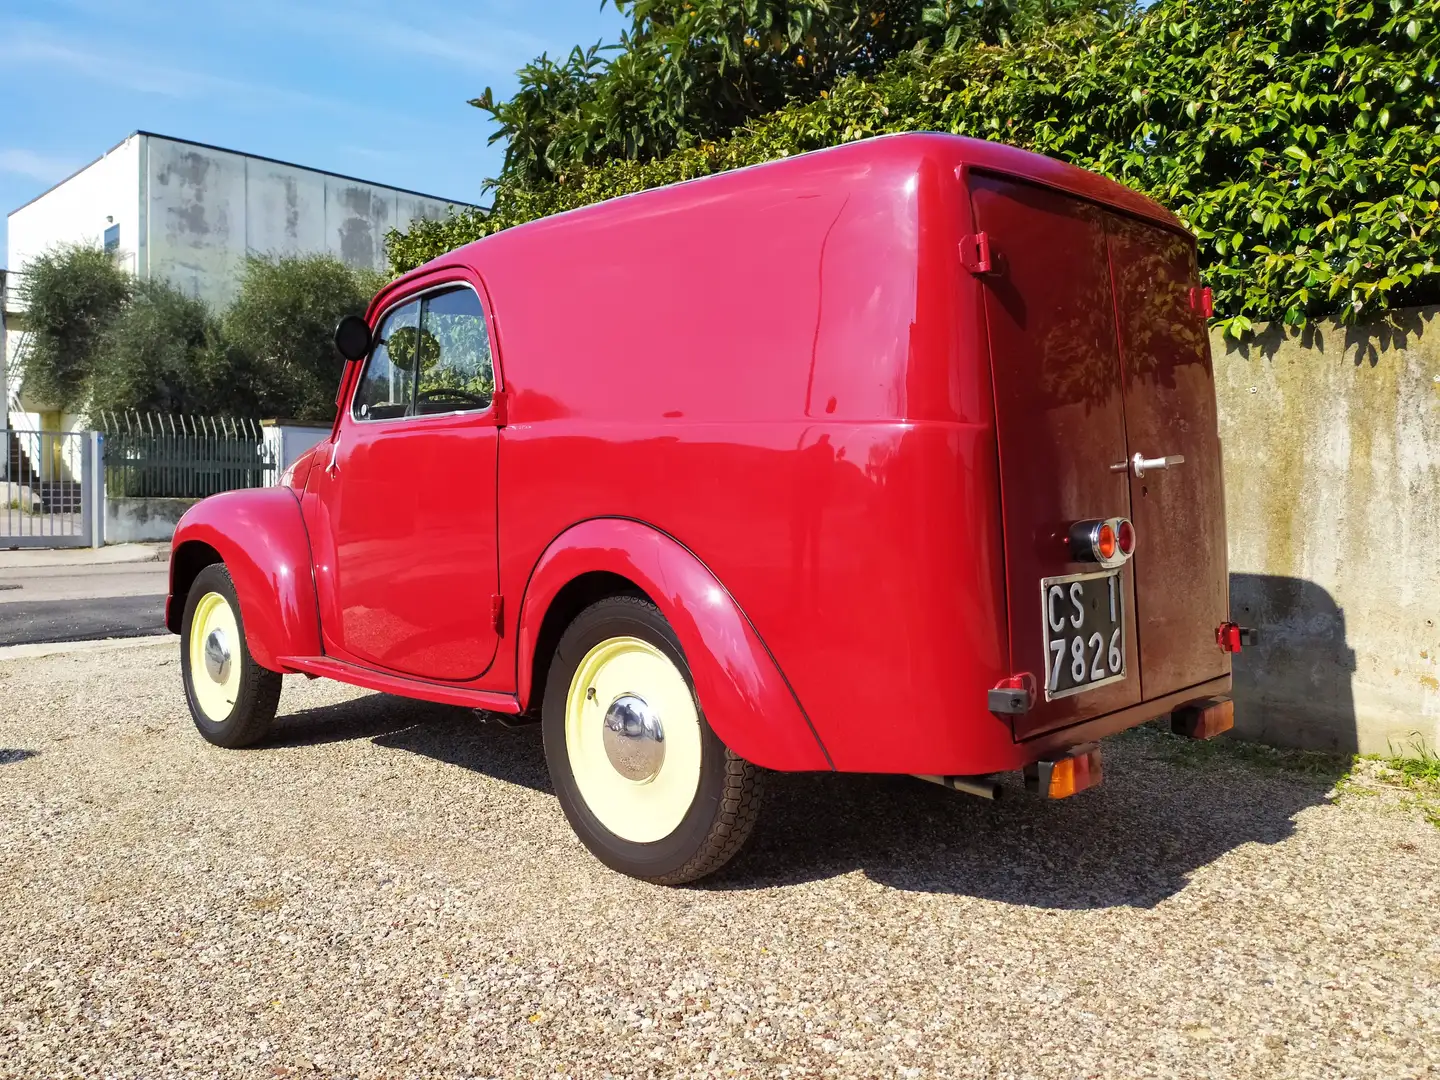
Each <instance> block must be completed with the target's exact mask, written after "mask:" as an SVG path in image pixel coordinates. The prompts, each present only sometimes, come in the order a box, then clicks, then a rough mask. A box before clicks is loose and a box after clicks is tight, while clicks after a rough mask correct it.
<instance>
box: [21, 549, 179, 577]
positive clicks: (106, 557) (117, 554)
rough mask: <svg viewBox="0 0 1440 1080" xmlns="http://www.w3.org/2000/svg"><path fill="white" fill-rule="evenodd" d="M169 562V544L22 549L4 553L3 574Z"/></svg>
mask: <svg viewBox="0 0 1440 1080" xmlns="http://www.w3.org/2000/svg"><path fill="white" fill-rule="evenodd" d="M169 559H170V545H169V543H157V544H113V545H110V546H107V547H102V548H20V549H18V550H15V551H0V571H4V570H34V569H39V568H41V567H47V568H48V567H63V568H68V567H78V566H121V565H124V564H126V563H148V562H168V561H169Z"/></svg>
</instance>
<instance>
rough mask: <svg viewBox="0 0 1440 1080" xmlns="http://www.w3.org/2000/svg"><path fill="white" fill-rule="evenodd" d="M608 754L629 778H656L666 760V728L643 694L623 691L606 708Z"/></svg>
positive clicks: (635, 779) (617, 769) (636, 779)
mask: <svg viewBox="0 0 1440 1080" xmlns="http://www.w3.org/2000/svg"><path fill="white" fill-rule="evenodd" d="M604 742H605V756H606V757H608V758H609V759H610V764H611V765H612V766H614V768H615V771H616V772H618V773H619V774H620V775H621V776H623V777H625V779H626V780H634V781H636V782H637V783H644V782H645V781H646V780H653V779H654V778H655V774H656V773H658V772H659V771H660V766H661V765H663V764H664V763H665V729H664V728H663V727H662V726H661V724H660V717H659V715H658V714H657V713H656V712H655V710H654V709H652V708H650V706H649V705H648V704H647V703H646V702H645V699H644V698H640V697H636V696H635V695H634V694H622V695H621V696H620V697H618V698H616V699H615V701H614V702H613V703H612V704H611V705H610V708H609V709H607V710H606V712H605V734H604Z"/></svg>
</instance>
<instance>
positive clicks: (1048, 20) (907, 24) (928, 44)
mask: <svg viewBox="0 0 1440 1080" xmlns="http://www.w3.org/2000/svg"><path fill="white" fill-rule="evenodd" d="M610 2H613V3H614V5H615V7H616V8H617V9H618V10H619V11H620V12H621V13H622V14H627V15H629V17H630V27H629V29H628V30H626V31H625V32H624V33H623V34H622V36H621V40H620V42H619V44H618V45H612V46H601V45H599V44H596V45H593V46H591V47H590V48H588V49H582V48H580V47H578V46H577V47H576V48H575V49H573V50H572V51H571V53H570V55H569V56H568V57H566V58H565V59H564V60H562V61H559V62H557V61H555V60H552V59H550V58H549V57H548V56H545V55H542V56H540V57H539V58H538V59H536V60H534V61H533V62H531V63H530V64H528V65H527V66H526V67H524V68H522V69H521V70H520V72H519V79H520V89H519V90H518V92H517V93H516V94H515V95H514V96H513V97H512V98H510V99H509V100H508V101H496V100H495V97H494V94H493V92H492V91H491V90H489V89H488V88H487V89H486V90H485V92H484V93H483V94H481V95H480V97H478V98H475V99H474V100H473V101H471V102H470V104H472V105H475V106H478V107H479V108H481V109H484V110H485V111H486V112H488V113H489V114H490V115H491V117H492V118H493V119H494V120H495V122H496V125H497V130H496V132H495V134H494V135H493V136H492V137H491V140H490V141H491V142H496V141H500V140H504V141H505V144H506V150H505V165H504V171H503V173H502V179H503V180H504V181H507V182H513V183H525V184H534V183H537V182H544V181H548V180H553V179H555V178H556V177H557V176H560V175H563V174H565V173H566V172H567V171H569V170H570V169H573V168H574V167H576V166H584V165H595V164H600V163H603V162H607V161H611V160H617V159H624V160H630V161H649V160H652V159H653V158H656V157H660V156H663V155H665V154H668V153H670V152H672V151H674V150H676V149H679V148H682V147H685V146H689V145H692V144H693V143H695V142H697V141H701V140H706V139H716V138H721V137H723V136H725V135H728V134H729V133H730V132H732V131H733V130H734V129H735V128H737V127H739V126H740V125H742V124H744V123H745V122H746V121H748V120H752V119H754V118H756V117H759V116H762V115H764V114H765V113H769V112H772V111H774V110H776V109H779V108H781V107H782V106H784V105H786V104H788V103H790V102H792V101H811V100H814V99H816V98H818V97H820V96H821V95H822V94H825V93H826V92H828V91H829V90H830V88H831V87H833V86H834V85H835V83H836V82H837V81H838V80H839V79H841V78H843V77H845V76H859V77H862V78H868V77H871V76H873V75H875V74H876V73H877V72H879V71H880V70H881V69H882V68H883V67H884V65H885V64H886V63H888V62H889V61H891V60H893V59H894V58H895V57H897V56H899V55H901V54H902V53H905V52H909V51H914V50H922V51H923V50H927V49H933V48H938V47H944V48H951V49H953V48H955V47H956V46H957V45H958V44H960V43H961V42H983V43H989V44H1003V43H1005V42H1008V41H1009V40H1011V38H1012V37H1023V36H1026V35H1028V34H1030V33H1032V32H1033V31H1034V30H1035V29H1037V28H1039V27H1043V26H1046V25H1050V24H1052V23H1054V22H1055V21H1056V20H1057V19H1059V18H1061V17H1063V16H1066V15H1073V14H1076V13H1079V12H1081V11H1090V10H1097V9H1098V8H1099V7H1101V6H1103V4H1102V0H610ZM1127 2H1128V0H1116V7H1117V9H1118V8H1123V5H1124V4H1125V3H1127Z"/></svg>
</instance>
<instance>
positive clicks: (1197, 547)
mask: <svg viewBox="0 0 1440 1080" xmlns="http://www.w3.org/2000/svg"><path fill="white" fill-rule="evenodd" d="M971 175H972V179H971V200H972V204H973V207H974V212H975V218H976V228H977V229H979V230H983V231H984V232H985V233H986V234H987V236H988V238H989V241H990V245H991V249H992V258H993V263H994V265H993V268H992V271H991V272H990V273H988V274H985V275H984V276H983V278H982V280H983V282H984V289H985V313H986V319H987V321H988V324H989V333H990V347H991V362H992V367H993V369H994V384H995V411H996V428H997V433H998V440H999V451H1000V474H1001V486H1002V502H1003V519H1004V525H1005V549H1006V585H1007V594H1008V595H1007V602H1008V610H1009V617H1010V657H1011V665H1012V668H1013V670H1014V671H1015V672H1017V673H1018V672H1029V673H1031V674H1033V675H1034V676H1035V678H1036V680H1037V682H1038V684H1039V685H1040V687H1041V688H1042V692H1041V696H1040V700H1039V702H1038V704H1037V706H1036V707H1035V708H1034V709H1033V710H1032V711H1031V712H1029V713H1028V714H1027V715H1025V716H1023V717H1020V718H1017V720H1016V722H1015V728H1014V730H1015V737H1016V738H1019V739H1023V738H1026V737H1029V736H1033V735H1037V734H1040V733H1042V732H1047V731H1052V730H1055V729H1057V728H1060V727H1064V726H1066V725H1069V724H1073V723H1077V722H1079V721H1082V720H1086V719H1090V718H1092V717H1096V716H1100V715H1103V714H1105V713H1109V712H1113V711H1114V710H1116V709H1120V708H1124V707H1125V706H1128V705H1133V704H1137V703H1138V702H1140V701H1143V700H1150V699H1153V698H1158V697H1161V696H1163V695H1166V694H1170V693H1174V692H1176V691H1180V690H1183V689H1185V688H1186V687H1189V686H1194V685H1196V684H1198V683H1201V682H1205V681H1207V680H1210V679H1214V678H1218V677H1221V676H1224V675H1225V674H1227V673H1228V671H1229V659H1228V657H1227V656H1226V654H1224V653H1223V652H1221V651H1220V649H1219V648H1218V647H1217V646H1216V643H1215V637H1214V634H1215V627H1216V626H1217V625H1218V624H1219V623H1220V622H1222V621H1223V620H1224V619H1225V618H1226V610H1227V607H1228V587H1227V577H1226V551H1225V516H1224V500H1223V492H1222V486H1221V485H1222V481H1221V473H1220V446H1219V438H1218V434H1217V424H1216V406H1215V390H1214V381H1213V374H1212V370H1211V364H1210V351H1209V343H1208V338H1207V334H1206V327H1205V321H1204V316H1203V314H1202V313H1201V311H1200V310H1199V304H1198V303H1197V302H1196V296H1197V292H1198V289H1199V278H1198V274H1197V272H1196V267H1195V256H1194V247H1193V245H1192V244H1191V243H1190V241H1189V239H1188V238H1187V237H1185V236H1183V235H1182V234H1180V233H1178V232H1175V231H1172V230H1170V229H1167V228H1165V227H1163V226H1161V225H1158V224H1155V223H1152V222H1145V221H1141V220H1138V219H1136V218H1132V217H1129V216H1127V215H1124V214H1121V213H1118V212H1115V211H1111V210H1107V209H1104V208H1102V207H1099V206H1096V205H1095V204H1093V203H1089V202H1086V201H1084V200H1081V199H1078V198H1075V197H1073V196H1069V195H1065V194H1061V193H1059V192H1056V191H1053V190H1051V189H1048V188H1043V187H1039V186H1036V185H1032V184H1028V183H1025V182H1023V181H1019V180H1011V179H1005V178H997V177H991V176H987V175H983V174H973V173H972V174H971ZM1136 453H1139V454H1141V455H1142V456H1143V457H1144V458H1146V459H1156V458H1167V459H1169V464H1168V465H1166V466H1165V467H1163V468H1161V467H1155V466H1154V465H1151V466H1149V467H1147V468H1144V469H1143V472H1142V474H1141V475H1137V470H1136V468H1135V466H1134V465H1132V464H1130V462H1131V459H1132V457H1133V456H1134V455H1135V454H1136ZM1181 459H1183V460H1181ZM1118 516H1128V517H1130V518H1131V519H1132V520H1133V521H1134V522H1135V527H1136V533H1137V535H1138V538H1139V539H1138V544H1137V548H1136V553H1135V556H1134V558H1133V559H1132V560H1131V561H1130V563H1128V564H1127V565H1126V566H1125V568H1124V569H1123V571H1122V572H1121V575H1120V594H1121V596H1123V600H1124V607H1125V610H1124V612H1123V613H1121V615H1122V617H1121V618H1120V619H1118V622H1119V624H1120V625H1121V626H1123V629H1124V634H1125V639H1126V645H1125V650H1124V655H1125V665H1124V672H1123V678H1120V677H1116V676H1113V675H1109V677H1107V678H1101V677H1100V676H1102V675H1108V672H1105V671H1102V666H1103V665H1101V664H1100V663H1099V660H1098V659H1097V660H1096V666H1095V667H1094V680H1093V681H1094V683H1095V685H1093V686H1090V685H1081V686H1075V685H1073V684H1072V682H1071V680H1070V679H1069V678H1068V677H1067V676H1065V675H1064V674H1063V670H1062V673H1061V674H1060V675H1059V676H1058V677H1057V676H1056V674H1055V670H1054V668H1055V664H1053V663H1052V660H1053V661H1056V662H1066V661H1068V659H1069V657H1068V655H1064V654H1061V655H1053V656H1052V654H1051V651H1050V650H1049V649H1047V647H1046V637H1047V635H1046V628H1045V623H1046V621H1047V609H1046V607H1045V605H1044V602H1043V601H1042V592H1041V582H1042V580H1045V579H1053V578H1060V579H1069V578H1073V577H1074V576H1076V575H1078V574H1082V573H1085V572H1087V571H1090V572H1093V571H1096V570H1098V569H1099V568H1098V567H1097V566H1096V565H1095V564H1086V563H1080V562H1075V561H1072V554H1071V551H1070V548H1069V545H1068V543H1067V534H1068V529H1069V525H1070V523H1072V522H1074V521H1079V520H1083V519H1087V518H1108V517H1118ZM1066 588H1067V589H1068V588H1069V584H1068V580H1067V584H1066ZM1080 606H1081V605H1080V604H1079V603H1078V601H1077V605H1076V610H1077V611H1078V610H1079V608H1080ZM1050 618H1051V621H1053V615H1052V616H1051V617H1050ZM1089 629H1090V627H1089V625H1088V624H1087V628H1086V633H1087V634H1088V633H1089ZM1107 632H1108V627H1107ZM1064 633H1069V631H1068V630H1066V631H1064ZM1056 636H1057V635H1056V634H1055V632H1054V628H1053V626H1052V630H1051V634H1050V637H1051V638H1052V639H1053V638H1054V637H1056ZM1069 643H1070V644H1073V642H1069ZM1052 644H1053V641H1052ZM1087 652H1088V650H1087ZM1076 664H1077V668H1076V670H1077V671H1079V670H1080V668H1079V659H1078V657H1077V658H1076ZM1090 678H1091V675H1090V673H1089V672H1086V675H1085V679H1086V680H1089V679H1090ZM1082 681H1083V680H1082Z"/></svg>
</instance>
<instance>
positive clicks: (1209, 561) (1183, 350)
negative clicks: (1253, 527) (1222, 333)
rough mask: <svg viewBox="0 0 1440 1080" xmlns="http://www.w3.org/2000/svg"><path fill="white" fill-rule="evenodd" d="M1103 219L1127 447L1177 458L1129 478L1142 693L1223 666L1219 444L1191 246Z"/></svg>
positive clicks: (1225, 588) (1178, 685) (1153, 228)
mask: <svg viewBox="0 0 1440 1080" xmlns="http://www.w3.org/2000/svg"><path fill="white" fill-rule="evenodd" d="M1106 217H1107V222H1106V226H1107V231H1108V234H1109V249H1110V266H1111V274H1112V277H1113V281H1114V290H1115V313H1116V319H1117V322H1118V323H1119V336H1120V358H1121V368H1122V372H1123V378H1124V386H1125V424H1126V430H1127V432H1128V434H1129V449H1130V453H1131V454H1132V455H1133V454H1135V453H1137V452H1138V453H1140V454H1142V455H1143V456H1144V457H1146V458H1152V459H1158V458H1174V457H1183V458H1184V459H1185V460H1184V461H1183V462H1182V463H1177V464H1172V465H1169V466H1167V467H1166V468H1164V469H1147V470H1145V475H1144V476H1135V475H1134V470H1133V468H1132V471H1131V475H1130V480H1129V483H1130V508H1131V515H1130V516H1131V518H1132V520H1134V522H1135V532H1136V535H1137V537H1138V541H1137V544H1136V548H1135V557H1134V559H1133V560H1132V562H1133V564H1134V567H1135V585H1136V592H1137V594H1138V596H1137V603H1138V607H1137V614H1138V616H1139V623H1140V638H1139V645H1140V677H1141V687H1142V689H1143V691H1144V694H1145V697H1146V698H1147V699H1148V698H1155V697H1159V696H1161V695H1162V694H1168V693H1170V692H1172V691H1175V690H1182V689H1184V688H1185V687H1187V686H1193V685H1194V684H1195V683H1198V682H1201V681H1204V680H1206V679H1213V678H1218V677H1219V676H1221V675H1224V674H1226V673H1227V672H1228V671H1229V669H1230V661H1229V657H1228V656H1227V655H1226V654H1225V653H1223V652H1221V651H1220V650H1219V649H1218V648H1217V647H1216V645H1215V628H1216V627H1217V626H1218V625H1219V624H1220V623H1221V622H1223V621H1224V620H1225V618H1226V611H1227V610H1228V608H1229V584H1228V580H1227V573H1226V566H1227V561H1226V554H1225V500H1224V492H1223V489H1222V486H1221V485H1222V480H1221V473H1220V468H1221V465H1220V440H1219V435H1218V434H1217V427H1216V415H1215V385H1214V373H1213V370H1212V368H1211V363H1210V343H1209V338H1208V335H1207V333H1206V328H1205V318H1204V314H1203V312H1202V311H1201V310H1200V307H1199V304H1197V303H1196V302H1195V301H1194V299H1193V297H1194V296H1195V295H1196V293H1197V292H1198V289H1199V286H1200V280H1199V274H1198V271H1197V269H1196V265H1195V252H1194V248H1193V246H1192V245H1191V244H1190V242H1189V240H1188V239H1187V238H1186V237H1183V236H1180V235H1179V234H1177V233H1173V232H1171V231H1169V230H1168V229H1163V228H1161V227H1159V226H1158V225H1152V224H1150V223H1148V222H1143V221H1136V220H1134V219H1132V218H1126V217H1121V216H1119V215H1106ZM1117 460H1118V459H1117Z"/></svg>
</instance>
